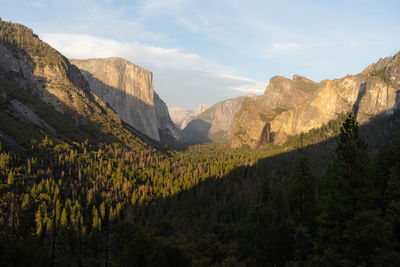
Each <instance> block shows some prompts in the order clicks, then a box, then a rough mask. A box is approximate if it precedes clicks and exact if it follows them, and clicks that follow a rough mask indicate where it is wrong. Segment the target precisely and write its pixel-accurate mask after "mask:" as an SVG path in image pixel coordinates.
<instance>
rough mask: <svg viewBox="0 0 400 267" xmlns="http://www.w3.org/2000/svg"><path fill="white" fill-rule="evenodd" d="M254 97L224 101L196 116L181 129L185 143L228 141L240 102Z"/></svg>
mask: <svg viewBox="0 0 400 267" xmlns="http://www.w3.org/2000/svg"><path fill="white" fill-rule="evenodd" d="M254 97H255V96H254V95H248V96H241V97H237V98H233V99H228V100H224V101H221V102H218V103H217V104H215V105H213V106H211V107H210V108H208V109H206V110H205V111H204V112H202V113H200V114H198V115H196V116H195V117H194V118H193V119H192V120H191V121H190V122H189V123H188V124H187V126H186V127H185V128H184V129H183V136H184V139H185V140H186V142H188V143H192V144H201V143H209V142H214V143H224V142H228V140H229V132H230V129H231V125H232V122H233V118H234V116H235V114H236V112H237V111H238V110H239V109H240V106H241V105H242V102H243V101H244V100H245V99H248V98H250V99H251V98H254Z"/></svg>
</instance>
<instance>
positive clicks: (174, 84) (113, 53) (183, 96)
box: [41, 33, 265, 108]
mask: <svg viewBox="0 0 400 267" xmlns="http://www.w3.org/2000/svg"><path fill="white" fill-rule="evenodd" d="M41 38H42V39H43V40H44V41H45V42H47V43H49V44H50V45H52V46H53V47H54V48H56V49H58V50H59V51H60V52H61V53H62V54H64V55H65V56H66V57H68V58H75V59H85V58H96V57H123V58H125V59H127V60H129V61H131V62H132V63H134V64H136V65H139V66H142V67H144V68H146V69H149V70H151V71H152V72H153V73H154V85H155V90H156V91H157V93H158V94H159V95H160V96H161V97H162V98H163V99H164V100H165V102H166V103H167V105H168V106H172V105H173V106H182V107H187V108H194V107H196V106H197V105H199V104H203V103H205V104H209V105H212V104H214V103H216V102H217V101H221V100H223V99H226V98H231V97H236V96H239V95H242V94H243V93H247V94H248V93H256V94H258V93H263V92H264V89H265V83H263V82H258V81H255V80H253V79H250V78H246V77H242V76H240V75H238V71H237V70H235V69H234V68H231V67H229V66H225V65H221V64H219V63H217V62H215V61H213V60H211V59H207V58H203V57H201V56H199V55H196V54H193V53H187V52H185V51H183V50H182V49H181V48H163V47H156V46H152V45H147V44H142V43H139V42H120V41H116V40H112V39H107V38H102V37H96V36H91V35H84V34H55V33H46V34H42V35H41Z"/></svg>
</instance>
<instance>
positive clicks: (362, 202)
mask: <svg viewBox="0 0 400 267" xmlns="http://www.w3.org/2000/svg"><path fill="white" fill-rule="evenodd" d="M0 41H1V43H0V44H1V45H5V46H7V47H9V48H10V49H12V50H13V51H14V52H15V53H16V54H18V53H19V54H21V53H22V52H23V53H25V54H27V55H28V56H29V57H30V58H41V57H42V59H40V60H39V61H38V64H39V65H40V64H43V65H46V64H50V65H51V64H53V63H54V64H58V63H57V62H65V64H67V60H66V59H64V58H62V57H61V56H60V54H59V53H58V52H57V51H55V50H54V49H52V48H51V47H50V46H48V45H46V44H43V43H42V42H41V41H40V40H39V39H38V38H37V36H36V37H35V36H34V35H33V33H32V31H31V30H29V29H27V28H26V27H24V26H22V25H18V24H12V23H6V22H2V21H1V20H0ZM25 54H24V55H25ZM21 80H23V81H24V79H23V77H22V78H21V74H19V73H12V72H7V71H5V70H3V69H1V68H0V140H3V142H0V262H1V265H2V266H400V136H398V135H396V133H398V132H399V131H400V114H399V112H398V111H396V112H394V114H392V115H390V116H388V115H386V116H378V117H377V118H374V119H373V120H371V122H370V123H368V124H364V125H362V126H359V125H358V124H357V122H356V119H355V117H354V115H353V114H351V113H350V114H342V115H340V116H338V118H337V119H335V120H332V121H330V122H328V123H327V124H325V125H323V126H322V127H321V128H319V129H313V130H311V131H310V132H308V133H304V134H301V135H298V136H289V137H288V139H287V142H286V143H284V144H279V145H278V144H274V143H269V144H266V145H264V146H262V147H260V148H259V149H256V150H250V149H249V148H246V147H242V148H240V149H231V148H230V147H229V146H228V145H226V144H218V145H217V144H208V145H195V146H189V147H187V148H186V149H185V150H183V151H175V150H173V149H169V148H168V147H165V146H163V145H161V144H159V143H157V142H154V140H153V141H152V140H148V139H146V138H145V137H143V136H140V133H138V132H135V131H134V129H128V128H127V127H124V126H123V122H121V121H118V119H117V118H112V119H109V118H107V117H101V116H100V115H102V114H103V113H105V112H103V113H101V112H100V113H99V114H100V115H98V116H97V117H96V119H97V121H96V120H94V119H93V121H91V122H89V123H86V124H85V125H82V124H79V123H78V122H77V121H74V119H71V118H69V117H68V116H63V115H61V114H60V113H58V112H56V111H54V109H53V108H52V107H51V105H49V104H47V103H44V102H43V101H41V100H40V99H39V98H38V97H37V95H35V91H34V90H32V91H29V90H27V89H26V88H25V89H24V88H21V86H19V84H18V81H21ZM28 89H32V88H28ZM13 100H18V101H19V102H21V103H24V105H26V106H27V107H29V108H30V109H32V110H34V111H35V113H36V114H38V115H39V116H40V117H41V118H42V119H44V120H45V121H46V122H47V123H48V124H49V125H51V126H52V127H53V128H54V129H55V131H54V132H53V133H52V132H51V131H50V132H49V131H46V130H45V129H43V128H40V127H38V126H37V125H34V124H32V123H29V122H26V121H24V120H21V119H20V118H19V117H18V116H16V115H15V113H13V111H12V109H11V108H10V102H11V101H13ZM11 137H12V138H11ZM10 139H11V140H13V141H15V142H11V141H10ZM4 140H6V141H7V142H5V141H4Z"/></svg>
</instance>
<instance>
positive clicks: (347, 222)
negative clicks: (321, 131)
mask: <svg viewBox="0 0 400 267" xmlns="http://www.w3.org/2000/svg"><path fill="white" fill-rule="evenodd" d="M370 166H371V164H370V159H369V156H368V153H367V145H366V144H365V143H364V142H363V141H362V140H361V138H360V136H359V134H358V123H357V122H356V120H355V118H354V115H353V114H348V116H347V118H346V120H345V122H344V124H343V126H342V127H341V129H340V137H339V143H338V145H337V149H336V154H335V156H334V158H333V160H332V161H331V163H330V165H329V166H328V169H327V172H326V177H325V179H326V180H325V184H324V191H323V196H322V201H321V214H320V216H319V222H320V228H319V231H318V239H317V241H316V250H317V253H318V254H319V256H317V257H315V258H314V260H315V262H314V263H316V264H317V265H321V264H322V265H325V266H337V264H344V265H367V266H371V265H373V263H374V261H375V259H376V256H377V255H376V252H377V250H378V249H381V248H382V247H385V244H384V243H385V238H386V236H387V235H388V228H387V227H386V224H385V223H384V221H383V220H382V219H381V218H380V217H379V215H380V210H379V209H378V207H377V205H376V198H377V193H376V190H375V189H374V179H373V177H371V173H372V171H371V168H370Z"/></svg>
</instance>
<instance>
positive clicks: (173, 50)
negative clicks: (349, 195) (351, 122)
mask: <svg viewBox="0 0 400 267" xmlns="http://www.w3.org/2000/svg"><path fill="white" fill-rule="evenodd" d="M0 6H1V9H0V18H2V19H3V20H7V21H12V22H18V23H21V24H24V25H26V26H28V27H29V28H31V29H33V31H34V32H35V33H36V34H38V35H39V37H40V38H41V39H42V40H43V41H45V42H47V43H49V44H50V45H51V46H53V47H54V48H56V49H57V50H58V51H60V52H61V53H62V54H64V55H65V56H67V57H68V58H77V59H84V58H93V57H111V56H118V57H123V58H126V59H127V60H129V61H131V62H132V63H134V64H136V65H139V66H141V67H144V68H146V69H148V70H151V71H152V72H153V77H154V89H155V91H156V92H157V93H158V94H159V95H160V97H161V98H162V99H163V100H164V101H165V102H166V104H167V105H168V106H169V107H171V106H179V107H184V108H190V109H195V108H196V107H197V106H198V105H199V104H208V105H212V104H215V103H216V102H218V101H221V100H224V99H227V98H233V97H236V96H240V95H246V94H250V93H251V94H263V93H264V91H265V87H266V86H267V84H268V82H269V79H270V78H271V77H273V76H275V75H282V76H285V77H288V78H291V77H292V75H293V74H298V75H303V76H306V77H308V78H310V79H312V80H314V81H320V80H324V79H335V78H341V77H343V76H346V75H347V74H357V73H359V72H361V71H362V70H363V69H364V68H365V67H367V66H368V65H369V64H371V63H373V62H375V61H377V60H378V59H379V58H384V57H387V56H392V55H394V54H395V53H396V52H398V51H400V15H399V14H400V1H398V0H393V1H390V0H376V1H373V0H346V1H342V0H335V1H329V0H328V1H301V0H298V1H286V0H279V1H276V0H275V1H268V0H265V1H253V0H247V1H243V0H197V1H194V0H143V1H142V0H131V1H128V0H98V1H94V0H47V1H46V0H31V1H28V0H0Z"/></svg>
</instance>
